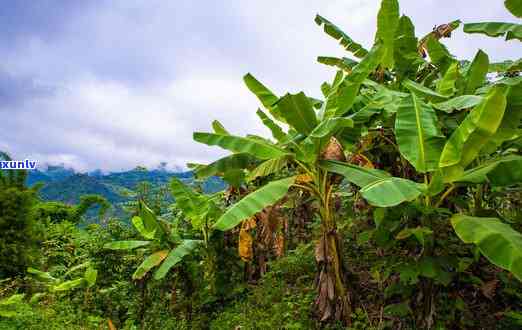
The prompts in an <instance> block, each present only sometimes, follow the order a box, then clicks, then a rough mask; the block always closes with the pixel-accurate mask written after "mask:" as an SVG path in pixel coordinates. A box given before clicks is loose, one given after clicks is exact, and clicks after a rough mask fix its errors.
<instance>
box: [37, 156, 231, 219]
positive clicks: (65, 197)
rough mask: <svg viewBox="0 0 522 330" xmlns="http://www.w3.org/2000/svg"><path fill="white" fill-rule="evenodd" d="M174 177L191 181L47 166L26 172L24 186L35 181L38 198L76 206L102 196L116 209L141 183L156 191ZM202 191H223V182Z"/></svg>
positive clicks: (162, 172)
mask: <svg viewBox="0 0 522 330" xmlns="http://www.w3.org/2000/svg"><path fill="white" fill-rule="evenodd" d="M173 177H177V178H179V179H181V180H182V181H183V182H185V183H186V184H192V183H193V182H194V175H193V173H192V172H190V171H189V172H170V171H167V170H166V169H155V170H150V171H149V170H146V169H143V168H139V167H138V168H136V169H134V170H130V171H124V172H114V173H109V174H104V173H103V172H101V171H99V170H98V171H93V172H90V173H77V172H75V171H74V170H72V169H67V168H64V167H62V166H49V167H48V168H47V169H46V170H35V171H29V175H28V179H27V183H28V185H30V186H32V185H34V184H36V183H38V182H40V183H42V184H43V187H42V188H41V189H40V196H41V197H42V199H44V200H48V201H61V202H64V203H68V204H76V203H78V202H79V200H80V197H81V196H83V195H86V194H97V195H101V196H103V197H105V198H106V199H107V200H108V201H109V202H111V203H112V204H113V205H114V206H115V207H116V208H117V209H120V208H119V207H118V204H120V203H125V202H128V201H130V200H132V199H133V198H134V195H135V194H134V191H135V190H136V188H137V186H138V184H139V183H141V182H149V183H150V184H151V187H153V188H159V187H161V186H165V185H168V183H169V182H170V180H171V179H172V178H173ZM202 188H203V191H205V192H206V193H214V192H217V191H220V190H223V189H224V188H225V183H224V182H223V181H222V180H221V179H219V178H217V177H212V178H209V179H207V180H206V181H204V182H203V183H202Z"/></svg>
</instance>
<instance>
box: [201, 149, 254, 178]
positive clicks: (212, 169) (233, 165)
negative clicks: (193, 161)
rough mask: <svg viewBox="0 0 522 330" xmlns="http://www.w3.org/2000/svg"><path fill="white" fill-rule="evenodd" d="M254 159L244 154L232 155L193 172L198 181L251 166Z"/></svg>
mask: <svg viewBox="0 0 522 330" xmlns="http://www.w3.org/2000/svg"><path fill="white" fill-rule="evenodd" d="M254 161H255V158H254V157H252V156H251V155H249V154H246V153H238V154H232V155H229V156H225V157H223V158H220V159H218V160H216V161H215V162H213V163H211V164H209V165H205V166H201V167H198V168H197V169H196V170H195V171H194V172H195V174H196V176H197V177H198V178H199V179H203V178H207V177H209V176H214V175H223V173H225V172H227V171H229V170H233V169H244V168H247V167H249V166H250V165H251V164H253V163H254Z"/></svg>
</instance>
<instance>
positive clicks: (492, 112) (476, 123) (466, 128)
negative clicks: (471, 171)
mask: <svg viewBox="0 0 522 330" xmlns="http://www.w3.org/2000/svg"><path fill="white" fill-rule="evenodd" d="M505 93H506V87H505V86H495V87H494V88H492V89H491V90H490V92H489V93H488V94H487V95H486V97H485V98H484V100H483V101H482V102H481V103H480V104H479V105H477V106H476V107H475V108H474V109H473V110H472V111H471V113H470V114H469V115H468V116H467V117H466V118H465V119H464V121H463V122H462V123H461V124H460V126H459V127H458V128H457V129H456V130H455V131H454V132H453V134H452V135H451V136H450V138H449V139H448V141H447V142H446V144H445V146H444V149H443V150H442V154H441V158H440V162H439V166H440V167H441V168H442V170H443V172H444V181H445V182H451V181H453V180H456V179H457V178H459V177H460V176H461V175H462V173H463V172H464V169H465V168H466V167H467V166H468V165H469V164H470V163H471V162H472V161H473V160H474V159H475V158H476V157H477V155H478V154H479V151H480V150H481V149H482V147H483V146H484V144H485V143H486V142H487V141H488V139H489V138H490V137H491V136H492V135H493V134H495V132H496V131H497V129H498V127H499V125H500V123H501V121H502V117H503V116H504V111H505V109H506V94H505Z"/></svg>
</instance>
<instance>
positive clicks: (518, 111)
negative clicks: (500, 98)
mask: <svg viewBox="0 0 522 330" xmlns="http://www.w3.org/2000/svg"><path fill="white" fill-rule="evenodd" d="M521 127H522V83H520V84H518V85H514V86H512V87H511V88H510V89H509V93H508V95H507V106H506V112H505V113H504V118H502V122H501V123H500V126H499V128H498V130H497V131H496V132H495V134H494V135H493V136H492V137H491V139H490V140H489V142H488V143H487V145H486V146H485V147H484V151H485V153H487V154H491V153H493V152H495V151H496V150H497V149H498V148H499V147H500V146H501V145H502V144H503V143H504V142H506V141H513V140H515V139H517V138H519V137H520V136H522V129H521Z"/></svg>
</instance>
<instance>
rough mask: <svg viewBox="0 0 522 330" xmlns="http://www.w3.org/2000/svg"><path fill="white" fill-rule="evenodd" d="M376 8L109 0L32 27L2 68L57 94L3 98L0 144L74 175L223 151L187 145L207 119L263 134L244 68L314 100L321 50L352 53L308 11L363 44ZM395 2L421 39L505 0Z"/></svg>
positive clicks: (324, 71) (493, 13)
mask: <svg viewBox="0 0 522 330" xmlns="http://www.w3.org/2000/svg"><path fill="white" fill-rule="evenodd" d="M379 4H380V1H378V0H371V1H369V0H364V1H363V0H352V1H349V0H333V1H327V2H320V3H318V2H315V1H310V0H308V1H297V0H292V1H279V0H277V1H276V0H266V1H262V2H261V1H259V2H257V1H256V2H253V1H239V0H237V1H230V2H227V3H226V4H223V3H219V4H218V3H215V2H205V1H196V2H194V1H179V2H178V1H176V2H175V3H174V2H171V3H169V2H163V1H157V2H156V3H151V2H149V1H147V2H146V1H133V2H129V1H117V2H108V3H106V4H104V5H97V6H90V7H88V8H87V9H86V10H85V11H83V12H81V14H76V15H75V16H70V17H69V16H67V15H64V18H63V19H64V20H65V19H67V20H68V21H67V22H65V23H64V24H62V25H63V27H62V28H61V29H60V30H59V33H58V32H56V34H53V35H51V36H45V37H42V36H41V35H39V33H38V31H36V30H35V31H33V33H30V34H27V35H21V36H19V37H18V38H16V40H17V42H16V44H15V45H13V47H10V48H9V49H7V50H6V49H2V50H1V51H2V52H3V53H2V54H0V55H2V58H3V62H2V69H5V70H4V71H7V72H8V73H9V74H10V75H13V76H15V77H16V76H20V77H27V76H30V77H34V80H35V81H37V82H40V83H42V84H43V85H45V86H51V87H52V89H53V90H54V93H50V94H45V95H35V96H34V97H32V98H31V97H26V98H24V99H23V100H21V102H20V103H19V104H16V105H10V106H6V105H3V107H2V106H1V105H0V111H2V112H4V113H8V115H7V116H5V120H3V121H2V123H0V149H7V150H8V151H10V152H12V153H13V154H15V155H16V156H17V157H20V158H25V157H26V156H27V155H34V156H35V157H39V158H40V159H39V160H40V161H41V162H45V161H49V162H58V163H65V164H67V165H70V166H74V167H76V168H78V169H82V170H86V169H89V170H92V169H95V168H102V169H104V170H119V169H124V168H132V167H134V166H136V165H139V164H140V165H145V166H149V167H151V166H155V165H157V164H158V163H159V162H160V161H167V162H169V163H171V164H178V165H183V164H185V163H186V162H207V161H211V160H213V159H216V157H219V156H220V155H223V154H224V153H225V152H223V151H220V150H219V149H217V148H211V147H207V146H205V145H202V144H198V143H195V142H194V141H192V132H193V131H210V123H211V121H212V120H214V119H218V120H220V121H221V122H222V123H223V124H224V125H225V127H227V128H228V129H229V130H230V131H232V132H234V133H236V134H239V135H244V134H247V133H254V134H261V135H265V136H267V135H268V134H267V133H268V132H267V130H266V129H265V128H264V127H262V124H260V122H259V120H258V119H257V117H256V115H255V110H256V108H257V107H258V106H259V103H258V101H257V100H256V98H255V97H254V96H253V95H251V94H250V92H249V91H248V90H247V89H246V88H245V87H244V85H243V82H242V75H243V74H245V73H246V72H252V73H253V74H254V75H255V76H256V77H258V78H259V79H260V80H261V81H262V82H264V83H266V84H267V85H268V86H269V87H270V88H272V89H273V91H274V92H276V93H277V94H279V95H281V94H283V93H285V92H287V91H289V92H297V91H300V90H304V91H305V92H306V93H307V94H310V95H312V96H316V97H318V96H320V90H319V86H320V84H321V83H322V82H323V81H325V80H330V79H331V78H332V76H333V74H334V70H333V69H331V68H329V67H325V66H323V65H321V64H318V63H316V62H315V60H316V57H317V56H319V55H333V56H342V55H346V54H345V53H344V51H343V50H342V47H340V46H339V45H338V43H337V42H336V41H335V40H333V39H331V38H330V37H329V36H327V35H326V34H324V33H323V32H322V29H320V28H319V27H318V26H317V25H316V24H315V23H314V22H313V18H314V16H315V14H316V13H319V14H321V15H323V16H325V17H326V18H328V19H329V20H331V21H332V22H334V23H335V24H337V25H338V26H339V27H341V28H342V29H343V30H345V31H346V32H347V33H348V34H349V35H350V36H351V37H352V38H353V39H354V40H356V41H358V42H360V43H362V44H364V45H366V46H367V47H369V46H370V45H371V43H372V41H373V34H374V32H375V29H376V21H375V17H376V15H377V10H378V7H379ZM401 8H402V10H401V11H402V12H403V13H405V14H407V15H409V16H410V17H412V19H413V21H414V23H415V24H416V26H417V35H418V36H419V37H420V36H422V35H424V34H426V33H428V32H429V31H431V29H432V28H433V26H435V25H437V24H441V23H446V22H448V21H450V20H453V19H455V18H461V19H463V20H465V21H467V22H470V21H483V20H487V19H488V18H491V19H497V20H510V19H511V18H509V17H508V16H507V15H506V12H505V10H504V9H503V6H502V2H501V1H499V2H498V3H494V4H492V3H491V1H488V0H481V1H475V2H474V4H473V6H469V4H464V3H463V2H455V1H453V0H451V1H450V0H440V1H434V0H430V1H422V2H421V1H416V0H409V1H405V0H403V1H401ZM511 20H512V19H511ZM24 31H25V30H24ZM24 33H27V32H24ZM445 43H446V44H447V45H448V46H449V48H450V50H451V51H452V52H453V53H454V54H455V55H458V56H459V57H464V58H471V57H472V56H473V55H474V53H475V52H476V50H477V48H478V46H479V45H480V47H483V48H484V49H485V50H486V51H487V52H488V53H490V55H491V57H492V58H493V59H494V60H503V59H505V58H512V57H516V56H517V55H518V56H519V54H520V53H522V47H521V46H520V44H515V43H514V42H510V43H505V42H504V41H502V40H500V39H492V38H486V37H481V36H469V35H465V34H464V33H462V31H459V32H456V33H454V35H453V37H452V38H451V39H449V40H445Z"/></svg>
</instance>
